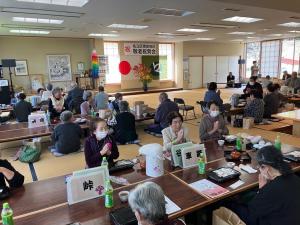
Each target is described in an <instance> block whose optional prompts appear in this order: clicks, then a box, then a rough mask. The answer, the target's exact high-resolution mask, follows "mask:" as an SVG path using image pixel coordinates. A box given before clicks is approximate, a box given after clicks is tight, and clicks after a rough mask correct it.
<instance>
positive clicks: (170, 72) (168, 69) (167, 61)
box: [159, 44, 174, 80]
mask: <svg viewBox="0 0 300 225" xmlns="http://www.w3.org/2000/svg"><path fill="white" fill-rule="evenodd" d="M159 64H160V80H174V45H173V44H159Z"/></svg>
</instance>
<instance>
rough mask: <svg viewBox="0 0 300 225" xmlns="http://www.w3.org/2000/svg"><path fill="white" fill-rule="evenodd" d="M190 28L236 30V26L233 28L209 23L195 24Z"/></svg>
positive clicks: (232, 26)
mask: <svg viewBox="0 0 300 225" xmlns="http://www.w3.org/2000/svg"><path fill="white" fill-rule="evenodd" d="M190 26H191V27H204V28H221V29H232V28H238V26H235V25H226V24H211V23H195V24H192V25H190Z"/></svg>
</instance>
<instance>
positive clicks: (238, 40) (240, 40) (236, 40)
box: [231, 39, 244, 42]
mask: <svg viewBox="0 0 300 225" xmlns="http://www.w3.org/2000/svg"><path fill="white" fill-rule="evenodd" d="M231 41H233V42H243V41H244V40H243V39H233V40H231Z"/></svg>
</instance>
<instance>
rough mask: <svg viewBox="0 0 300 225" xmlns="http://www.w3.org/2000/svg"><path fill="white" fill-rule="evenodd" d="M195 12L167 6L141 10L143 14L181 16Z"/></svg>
mask: <svg viewBox="0 0 300 225" xmlns="http://www.w3.org/2000/svg"><path fill="white" fill-rule="evenodd" d="M194 13H195V12H192V11H186V10H180V9H167V8H151V9H148V10H146V11H144V12H143V14H152V15H161V16H177V17H183V16H188V15H191V14H194Z"/></svg>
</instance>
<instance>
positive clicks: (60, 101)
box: [48, 87, 68, 119]
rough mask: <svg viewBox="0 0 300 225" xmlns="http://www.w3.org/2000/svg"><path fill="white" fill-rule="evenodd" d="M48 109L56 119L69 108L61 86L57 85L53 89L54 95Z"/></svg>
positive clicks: (52, 117) (51, 116)
mask: <svg viewBox="0 0 300 225" xmlns="http://www.w3.org/2000/svg"><path fill="white" fill-rule="evenodd" d="M48 109H49V112H50V118H51V119H56V118H59V117H60V114H61V113H62V112H63V111H65V110H66V109H68V106H67V104H66V102H65V99H64V97H63V96H62V91H61V89H60V88H59V87H56V88H54V89H53V91H52V96H51V97H50V100H49V105H48Z"/></svg>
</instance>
